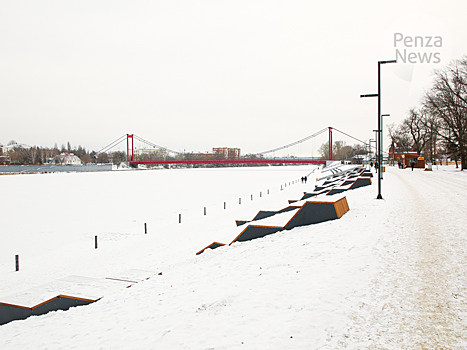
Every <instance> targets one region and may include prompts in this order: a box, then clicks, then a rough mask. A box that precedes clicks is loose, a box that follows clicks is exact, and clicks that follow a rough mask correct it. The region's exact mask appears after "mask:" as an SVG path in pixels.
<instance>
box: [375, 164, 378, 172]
mask: <svg viewBox="0 0 467 350" xmlns="http://www.w3.org/2000/svg"><path fill="white" fill-rule="evenodd" d="M378 169H379V163H378V162H375V171H378Z"/></svg>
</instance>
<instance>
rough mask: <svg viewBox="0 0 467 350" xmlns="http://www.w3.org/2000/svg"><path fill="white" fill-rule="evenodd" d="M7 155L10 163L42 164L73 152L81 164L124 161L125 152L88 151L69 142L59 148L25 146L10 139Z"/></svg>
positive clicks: (55, 146) (118, 162)
mask: <svg viewBox="0 0 467 350" xmlns="http://www.w3.org/2000/svg"><path fill="white" fill-rule="evenodd" d="M5 149H7V153H6V154H3V156H7V157H8V158H9V159H10V162H11V164H12V165H43V164H49V163H51V162H53V160H54V159H55V158H56V156H58V155H60V154H62V153H69V154H74V155H75V156H77V157H78V158H79V159H80V160H81V162H82V163H83V164H89V163H113V164H120V163H121V162H124V161H126V152H122V151H115V152H111V153H99V154H98V153H97V152H95V151H89V150H87V149H86V148H85V147H82V146H81V145H80V146H78V147H72V146H71V144H70V142H68V143H67V145H66V146H65V145H62V146H61V147H60V148H59V147H58V146H57V144H55V145H54V147H52V148H49V147H39V146H33V147H29V146H25V145H21V144H18V143H17V142H16V141H14V140H11V141H10V142H8V144H7V147H6V148H5Z"/></svg>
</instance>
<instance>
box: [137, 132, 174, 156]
mask: <svg viewBox="0 0 467 350" xmlns="http://www.w3.org/2000/svg"><path fill="white" fill-rule="evenodd" d="M134 137H135V138H136V139H137V140H138V141H141V142H144V143H146V144H147V145H149V146H153V147H157V148H159V149H162V150H166V151H168V152H171V153H175V154H182V153H181V152H177V151H174V150H171V149H169V148H167V147H162V146H158V145H156V144H155V143H152V142H149V141H146V140H145V139H143V138H141V137H139V136H137V135H134Z"/></svg>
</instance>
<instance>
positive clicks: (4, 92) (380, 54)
mask: <svg viewBox="0 0 467 350" xmlns="http://www.w3.org/2000/svg"><path fill="white" fill-rule="evenodd" d="M466 12H467V2H465V1H460V0H459V1H454V0H449V1H444V2H441V1H424V2H420V1H385V2H382V1H374V0H373V1H333V2H319V3H318V2H312V1H294V0H284V1H274V0H267V1H253V0H248V1H243V0H235V1H230V0H228V1H182V0H179V1H177V0H175V1H166V0H165V1H154V0H152V1H149V0H148V1H115V0H113V1H110V0H105V1H104V0H102V1H95V0H93V1H82V0H80V1H68V0H67V1H60V0H57V1H48V0H43V1H10V0H1V1H0V113H1V127H0V143H7V142H8V141H10V140H12V139H14V140H15V141H17V142H21V143H25V144H29V145H41V146H53V144H54V143H55V142H56V143H57V144H58V145H59V146H60V145H61V144H62V143H64V144H66V142H67V141H70V142H71V144H72V145H75V146H77V145H79V144H81V145H83V146H85V147H87V148H90V149H95V150H99V149H100V148H102V147H103V146H106V145H107V144H109V143H111V142H112V141H114V140H116V139H117V138H118V137H120V136H122V135H123V134H126V133H134V134H137V135H138V136H140V137H142V138H144V139H146V140H149V141H151V142H154V143H156V144H159V145H163V146H166V147H169V148H171V149H175V150H184V149H186V150H187V151H207V150H211V148H212V147H217V146H228V147H240V148H241V149H242V153H246V152H259V151H264V150H266V149H270V148H274V147H277V146H281V145H283V144H286V143H289V142H293V141H295V140H298V139H300V138H302V137H305V136H307V135H310V134H313V133H314V132H316V131H318V130H320V129H322V128H324V127H327V126H333V127H335V128H337V129H340V130H342V131H345V132H347V133H349V134H351V135H353V136H355V137H358V138H360V139H365V140H368V139H369V138H372V137H373V136H374V133H373V132H372V130H373V129H375V128H376V121H377V119H376V114H377V103H376V99H375V98H373V99H360V98H359V95H360V94H366V93H376V92H377V61H378V60H389V59H394V58H395V55H396V54H395V50H396V49H395V47H394V42H393V36H394V33H396V32H397V33H402V34H403V35H404V36H412V37H413V36H415V35H421V36H441V37H442V40H443V43H442V44H443V46H442V47H441V48H414V47H412V48H410V47H409V48H406V49H407V50H409V51H411V52H412V51H413V52H428V53H430V52H431V53H434V52H440V58H441V62H440V63H439V64H427V63H418V64H415V65H409V64H408V63H407V64H404V63H400V62H399V63H398V64H397V65H386V66H383V67H382V92H383V93H382V97H383V103H382V106H383V107H382V113H390V114H391V118H390V119H388V120H387V122H388V123H390V122H395V123H399V122H400V121H401V120H402V119H403V118H404V117H405V116H406V113H407V110H408V109H409V108H410V107H412V106H415V105H417V104H418V101H419V100H420V97H421V95H422V93H423V90H424V89H426V88H428V87H429V86H430V72H431V71H432V69H434V68H441V67H443V65H446V64H447V63H449V61H450V60H451V59H454V58H460V57H461V56H462V55H465V54H467V31H466V30H465V13H466ZM398 48H400V49H404V47H403V46H398ZM412 71H413V75H412V76H411V72H412ZM385 124H386V123H385ZM385 134H386V132H385ZM334 139H339V137H338V136H337V135H336V136H335V138H334ZM341 139H342V138H341ZM320 141H322V142H324V141H326V140H325V138H324V139H323V140H320ZM346 141H347V143H350V144H352V143H353V141H352V140H346ZM318 146H319V144H317V145H315V146H314V147H316V148H317V147H318Z"/></svg>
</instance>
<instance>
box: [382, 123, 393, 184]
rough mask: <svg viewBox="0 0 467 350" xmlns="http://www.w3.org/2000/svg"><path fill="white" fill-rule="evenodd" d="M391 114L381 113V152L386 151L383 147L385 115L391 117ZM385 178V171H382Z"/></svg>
mask: <svg viewBox="0 0 467 350" xmlns="http://www.w3.org/2000/svg"><path fill="white" fill-rule="evenodd" d="M390 116H391V115H390V114H381V150H382V151H381V153H383V152H384V147H383V138H384V135H383V125H384V123H383V120H384V119H383V117H390ZM383 162H384V154H383ZM382 179H383V173H382V172H381V180H382Z"/></svg>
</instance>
